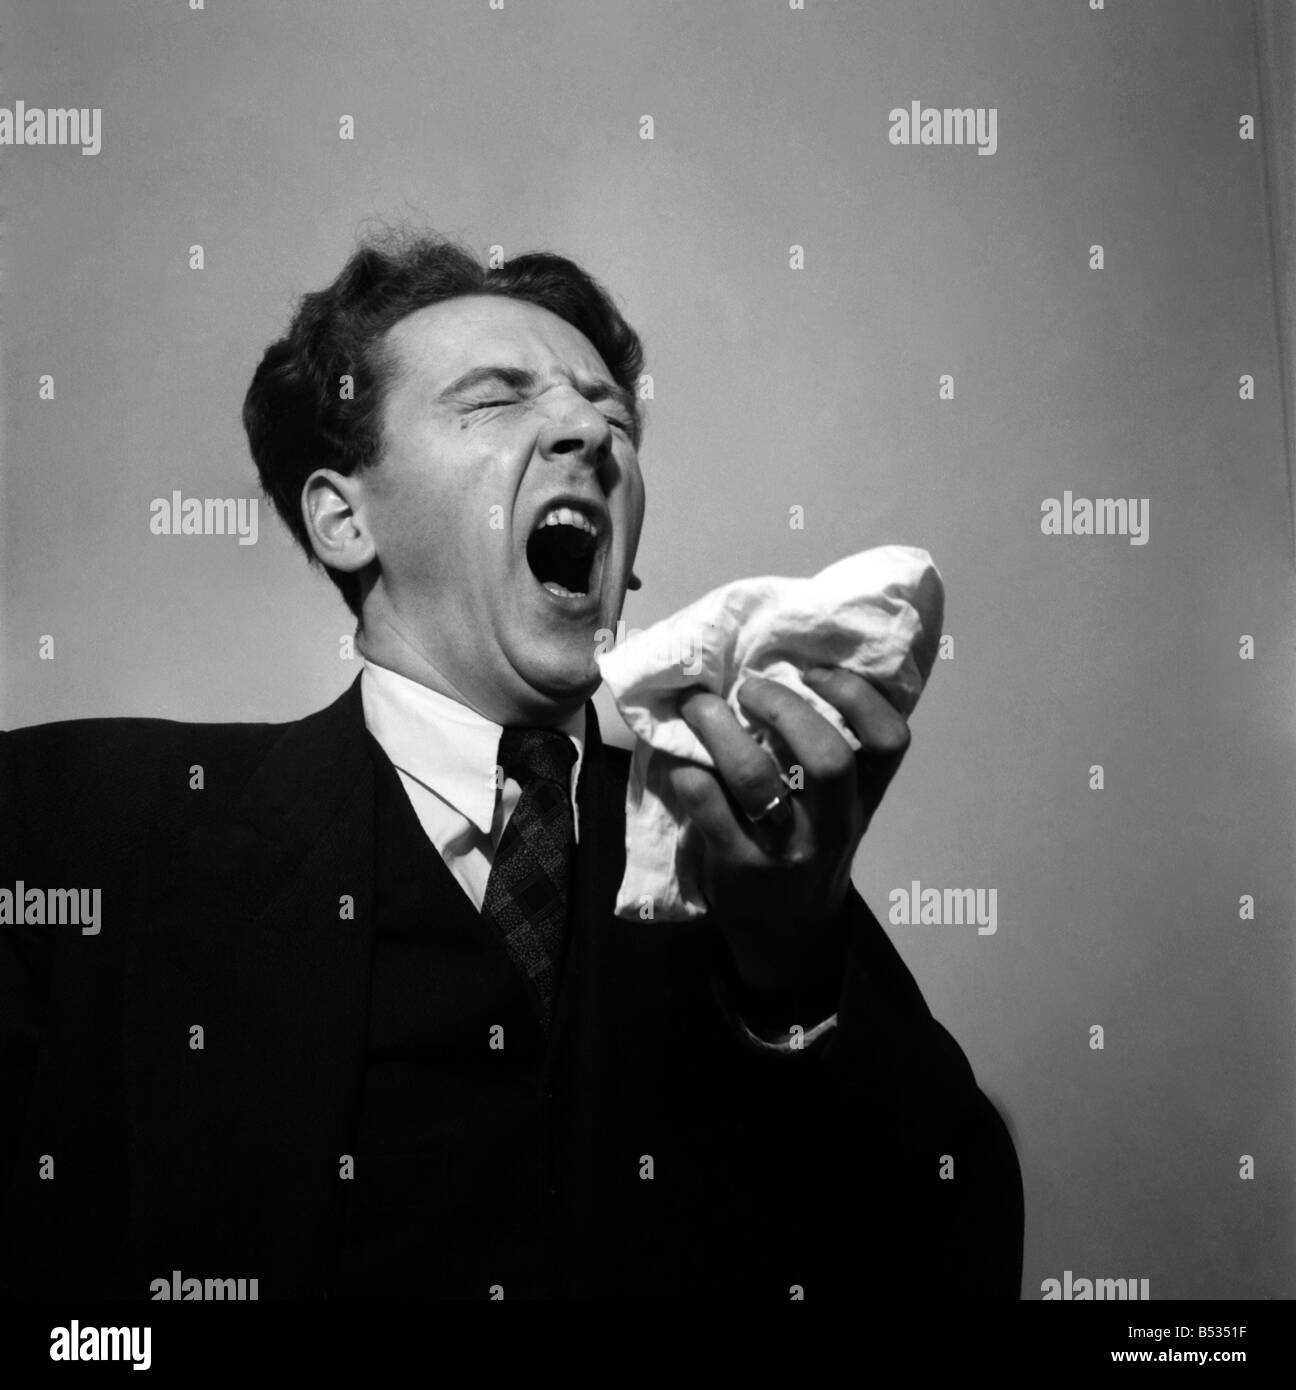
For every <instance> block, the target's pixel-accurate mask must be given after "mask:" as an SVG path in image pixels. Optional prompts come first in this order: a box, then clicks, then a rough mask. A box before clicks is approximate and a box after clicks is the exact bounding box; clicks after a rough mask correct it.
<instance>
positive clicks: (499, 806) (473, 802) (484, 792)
mask: <svg viewBox="0 0 1296 1390" xmlns="http://www.w3.org/2000/svg"><path fill="white" fill-rule="evenodd" d="M360 698H361V702H362V704H363V707H364V721H365V727H366V728H367V729H368V730H369V732H370V733H371V734H372V735H373V736H374V738H375V739H376V740H377V741H378V744H379V746H380V747H381V748H382V750H383V752H384V753H386V754H387V756H388V758H390V759H391V762H392V765H393V766H394V767H395V768H396V772H397V774H398V775H399V777H400V780H401V785H402V786H403V787H404V788H405V792H406V794H407V795H408V796H409V799H410V804H411V805H412V806H413V807H414V814H415V815H416V816H418V820H419V824H420V825H421V826H422V827H423V831H424V833H425V834H426V835H427V837H428V839H429V840H431V841H432V843H433V845H435V846H436V850H437V853H438V854H439V855H440V856H441V858H442V859H443V860H445V863H446V867H447V868H448V869H449V870H450V872H451V873H452V874H453V875H454V876H455V878H456V879H457V880H458V882H459V883H460V885H461V886H462V887H463V890H464V892H465V893H467V894H468V897H469V899H470V900H471V901H472V903H473V905H474V906H475V907H476V908H477V910H478V911H479V912H480V911H481V906H482V903H483V902H484V901H485V899H486V883H487V880H488V879H489V878H490V870H491V864H492V862H493V861H494V858H495V849H496V846H498V844H499V840H500V835H501V834H503V831H504V827H505V825H506V824H507V823H508V818H509V817H510V816H511V815H512V814H513V810H514V808H515V807H516V806H517V804H518V800H519V798H520V797H521V795H522V788H521V787H520V786H519V785H518V783H517V782H515V781H514V780H513V779H512V778H511V777H507V778H505V779H504V785H503V786H502V787H500V786H498V785H497V780H498V779H497V773H496V769H497V767H498V764H499V742H500V737H501V735H502V734H503V732H504V726H503V725H502V724H496V723H495V722H494V721H493V720H490V719H487V718H486V717H485V715H482V714H478V713H477V711H476V710H472V709H469V708H468V706H467V705H461V704H460V703H459V702H458V701H457V700H452V699H450V697H449V696H447V695H442V694H441V693H440V692H439V691H436V690H430V689H429V688H428V687H427V686H426V685H420V684H419V683H418V681H414V680H410V678H409V677H408V676H402V675H400V674H398V673H397V672H396V671H393V670H391V669H389V668H388V667H386V666H379V665H378V664H377V663H376V662H373V661H369V660H367V659H366V661H365V663H364V669H363V671H362V672H361V674H360ZM559 727H560V728H561V729H562V731H563V732H564V733H565V734H566V735H567V736H568V737H569V738H570V739H571V741H572V743H573V744H575V746H576V764H575V766H574V767H573V768H572V779H571V798H572V814H573V816H574V817H575V831H576V839H577V841H578V842H579V840H580V812H579V811H578V810H577V807H576V787H577V784H578V783H579V781H580V770H581V763H582V761H583V759H584V756H585V711H584V710H583V709H581V710H577V711H576V713H575V714H573V715H572V717H571V718H570V719H569V720H568V721H567V723H566V724H563V725H560V726H559ZM719 1003H720V1007H721V1009H722V1010H723V1012H724V1013H725V1015H726V1017H728V1018H729V1020H730V1022H731V1024H733V1025H734V1026H735V1027H736V1028H737V1029H738V1031H739V1034H740V1036H742V1037H743V1039H744V1041H745V1042H746V1043H747V1044H748V1045H749V1046H750V1047H753V1048H755V1049H757V1050H759V1051H762V1052H776V1053H788V1052H798V1051H802V1050H804V1049H806V1048H807V1047H808V1046H809V1045H810V1044H811V1043H814V1042H817V1041H818V1040H819V1039H820V1038H821V1037H823V1035H824V1034H826V1033H827V1032H829V1031H830V1030H831V1029H832V1028H834V1027H835V1026H836V1023H837V1015H836V1014H833V1015H832V1017H831V1018H828V1019H825V1020H823V1021H822V1022H819V1023H817V1024H816V1025H815V1026H814V1027H812V1028H808V1029H807V1030H806V1032H805V1034H804V1036H803V1037H801V1038H799V1039H797V1041H796V1042H795V1043H793V1042H792V1041H791V1039H790V1037H789V1035H788V1034H787V1033H779V1034H778V1035H776V1036H775V1037H773V1038H769V1037H760V1036H758V1035H757V1034H756V1033H753V1032H752V1030H751V1029H750V1028H749V1027H748V1026H747V1024H746V1023H745V1022H744V1021H743V1020H742V1019H741V1018H740V1017H738V1015H737V1013H736V1012H735V1011H734V1010H733V1007H732V1005H731V1004H730V1002H729V1000H728V998H727V996H726V994H725V992H724V991H723V990H722V991H721V993H720V998H719Z"/></svg>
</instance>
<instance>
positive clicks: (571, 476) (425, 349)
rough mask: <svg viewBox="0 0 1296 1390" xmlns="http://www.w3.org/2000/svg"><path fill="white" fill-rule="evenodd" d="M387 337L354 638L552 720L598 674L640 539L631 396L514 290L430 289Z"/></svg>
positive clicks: (498, 709)
mask: <svg viewBox="0 0 1296 1390" xmlns="http://www.w3.org/2000/svg"><path fill="white" fill-rule="evenodd" d="M387 344H388V346H389V348H390V350H391V352H392V353H393V354H394V362H395V370H394V372H393V374H392V377H391V380H390V384H389V386H388V388H387V393H386V398H385V401H384V410H383V437H384V448H383V451H382V453H381V457H380V461H379V463H378V464H377V466H376V467H373V468H371V469H366V470H364V472H363V473H362V474H361V479H362V485H363V496H364V509H365V516H366V519H367V522H368V525H369V528H370V532H371V534H372V536H373V539H374V543H375V545H376V549H377V556H378V566H379V569H380V577H379V580H378V589H376V590H375V592H373V593H371V594H370V595H369V598H368V600H367V601H366V604H365V632H366V643H367V646H368V648H369V650H370V651H371V653H372V654H373V655H374V657H375V659H377V660H380V661H382V660H383V656H384V653H385V652H391V651H393V650H396V651H400V652H401V653H402V658H403V662H402V663H401V664H405V665H406V667H407V668H408V665H409V659H410V658H412V664H413V667H414V669H415V670H416V671H419V672H421V673H422V674H423V675H424V677H425V678H427V681H428V683H429V684H433V685H437V686H439V687H440V688H441V689H443V690H444V691H445V692H446V693H449V694H452V695H454V696H456V697H457V698H459V699H460V700H462V701H463V702H465V703H467V704H469V705H470V706H472V707H473V708H475V709H477V710H479V711H480V712H481V713H483V714H485V715H487V716H489V717H490V718H493V719H495V720H496V721H497V722H501V723H519V722H543V721H545V720H550V721H552V720H553V719H554V718H555V717H556V716H560V715H562V714H565V713H567V712H570V711H571V710H572V709H574V708H576V707H578V706H579V704H580V703H581V702H582V701H583V700H584V699H586V698H587V697H588V696H589V695H590V694H591V693H592V692H593V690H594V689H596V688H597V686H598V682H599V675H598V668H597V666H596V665H595V662H594V652H595V649H596V648H595V634H596V633H597V632H598V630H599V629H600V628H611V627H614V626H615V624H616V620H617V618H618V617H619V616H620V613H621V605H622V602H623V600H624V598H625V591H626V585H627V583H628V581H629V578H630V573H631V566H632V564H633V562H634V556H635V550H636V548H637V546H638V543H639V530H640V527H641V525H642V523H643V508H644V490H643V479H642V477H641V475H640V472H639V462H638V457H637V454H636V450H635V443H634V438H633V433H634V417H633V414H632V413H631V411H632V406H633V401H632V400H631V399H628V398H626V395H625V393H624V392H623V391H622V390H621V389H620V388H619V387H617V385H616V384H615V382H614V381H613V379H612V375H611V373H610V372H609V371H608V369H607V366H606V364H605V363H604V361H603V359H602V357H600V356H599V354H598V352H597V351H595V349H594V346H593V345H592V344H591V343H590V342H589V340H588V339H587V338H586V337H585V336H584V335H583V334H582V333H580V332H579V330H577V329H576V328H573V327H572V325H571V324H569V323H567V322H566V321H565V320H563V319H560V318H558V317H557V316H556V315H554V314H551V313H550V312H549V311H548V310H546V309H541V308H538V307H536V306H535V305H532V304H527V303H524V302H522V301H520V300H515V299H507V298H504V297H502V296H487V295H478V296H466V297H463V298H460V299H452V300H447V301H445V302H443V303H441V304H435V305H431V306H429V307H428V308H426V309H420V310H419V311H417V312H416V313H413V314H410V315H409V316H408V317H407V318H405V319H402V320H401V321H400V322H399V323H397V324H396V325H395V326H394V327H393V328H392V329H391V330H390V332H389V333H388V336H387Z"/></svg>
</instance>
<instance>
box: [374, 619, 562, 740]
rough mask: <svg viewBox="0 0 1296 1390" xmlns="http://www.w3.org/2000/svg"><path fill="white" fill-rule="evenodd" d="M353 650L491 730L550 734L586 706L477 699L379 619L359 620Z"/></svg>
mask: <svg viewBox="0 0 1296 1390" xmlns="http://www.w3.org/2000/svg"><path fill="white" fill-rule="evenodd" d="M356 648H357V650H358V651H359V652H360V655H361V656H363V657H364V658H365V660H366V661H372V662H374V663H375V664H376V665H378V666H385V667H386V668H387V669H388V670H389V671H395V672H396V674H397V675H400V676H404V677H406V679H408V680H412V681H417V682H418V684H419V685H425V686H427V688H428V689H429V690H435V691H436V692H437V693H438V694H439V695H444V696H446V698H447V699H450V700H454V701H455V702H456V703H457V704H461V705H464V706H466V707H467V708H468V709H470V710H474V711H475V712H476V713H477V714H480V715H481V716H482V717H483V718H484V719H489V720H491V721H492V722H493V723H495V724H500V725H524V726H529V727H535V728H550V727H554V726H557V725H560V724H565V723H566V722H567V720H569V719H570V718H571V717H572V715H573V714H574V713H575V712H576V711H577V710H579V709H580V708H581V707H582V706H583V705H584V703H585V698H586V697H585V696H584V695H577V696H573V697H570V698H568V699H565V700H555V699H552V698H550V697H549V696H546V695H545V694H543V693H542V692H541V691H538V690H537V691H531V692H529V695H530V698H526V697H524V698H522V699H521V700H514V699H509V698H508V697H507V695H506V693H505V692H503V691H498V692H494V693H493V694H492V695H491V696H489V697H487V696H484V695H479V694H477V693H475V692H474V691H473V690H471V689H469V688H468V687H467V685H466V683H464V682H461V681H456V680H455V679H453V678H452V677H451V676H449V675H448V674H447V673H446V670H445V667H444V665H443V663H441V662H440V661H438V659H437V657H436V655H435V653H431V652H427V651H425V650H423V648H422V647H420V646H419V644H418V643H417V642H415V641H414V640H413V639H412V638H411V637H410V635H409V634H408V633H407V632H405V631H404V630H403V629H402V628H400V627H399V626H397V625H396V624H395V623H393V622H391V621H390V620H383V619H380V620H378V621H377V622H376V623H371V622H368V621H363V620H362V622H361V626H360V629H359V631H358V632H357V633H356Z"/></svg>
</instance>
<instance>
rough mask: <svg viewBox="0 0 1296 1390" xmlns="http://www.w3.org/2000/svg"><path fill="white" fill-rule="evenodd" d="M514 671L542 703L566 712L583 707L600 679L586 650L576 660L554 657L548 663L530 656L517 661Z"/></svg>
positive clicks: (596, 687) (595, 665)
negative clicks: (563, 709)
mask: <svg viewBox="0 0 1296 1390" xmlns="http://www.w3.org/2000/svg"><path fill="white" fill-rule="evenodd" d="M517 670H518V674H519V675H520V676H521V677H522V679H523V680H524V681H525V682H526V684H527V685H528V686H529V687H530V688H531V689H532V690H533V691H535V692H536V694H537V695H538V696H539V697H540V698H541V699H542V700H546V701H551V702H553V703H554V704H556V705H563V706H565V707H567V708H569V709H570V708H574V707H576V706H578V705H582V704H584V702H585V701H586V700H588V699H589V697H590V696H591V695H593V693H594V692H595V691H596V690H597V689H598V688H599V685H600V684H601V682H602V680H603V677H602V675H601V674H600V672H599V668H598V666H597V664H596V663H595V661H594V658H593V656H592V655H591V654H590V653H589V652H588V651H583V652H582V653H581V654H580V656H579V657H573V656H571V655H568V656H565V657H564V656H558V655H555V656H554V657H552V658H550V659H548V660H545V659H543V658H540V659H537V658H535V657H533V658H532V659H531V660H530V661H527V662H525V663H521V662H520V663H519V664H518V667H517Z"/></svg>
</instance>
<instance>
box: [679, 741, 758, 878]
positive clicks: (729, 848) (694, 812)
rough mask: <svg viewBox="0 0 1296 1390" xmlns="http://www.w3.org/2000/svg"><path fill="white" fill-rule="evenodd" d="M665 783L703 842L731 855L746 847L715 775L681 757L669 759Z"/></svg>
mask: <svg viewBox="0 0 1296 1390" xmlns="http://www.w3.org/2000/svg"><path fill="white" fill-rule="evenodd" d="M666 780H667V782H668V784H669V785H670V788H671V791H672V792H673V793H674V796H675V799H676V801H677V802H678V803H679V808H680V810H681V811H682V812H683V813H684V815H685V816H687V817H688V819H689V820H690V821H692V822H693V824H694V825H696V826H697V828H698V830H699V831H700V832H701V834H702V837H703V839H705V840H706V841H707V842H708V843H709V844H711V845H713V846H715V848H717V849H718V850H721V851H722V852H723V853H725V854H726V855H730V856H736V855H737V854H738V853H739V852H740V851H741V850H742V849H744V848H745V847H746V845H747V843H748V841H747V835H746V832H745V831H744V829H743V827H742V825H741V824H740V822H739V819H738V815H737V814H736V813H735V807H734V805H733V804H732V803H731V802H730V800H729V798H728V796H727V795H726V794H725V789H724V785H723V783H722V782H721V781H720V779H719V777H717V776H716V774H715V773H713V772H711V771H710V770H709V769H708V768H705V767H699V766H698V764H697V763H690V762H686V761H685V760H684V759H683V758H671V759H670V760H669V761H668V762H667V765H666Z"/></svg>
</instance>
